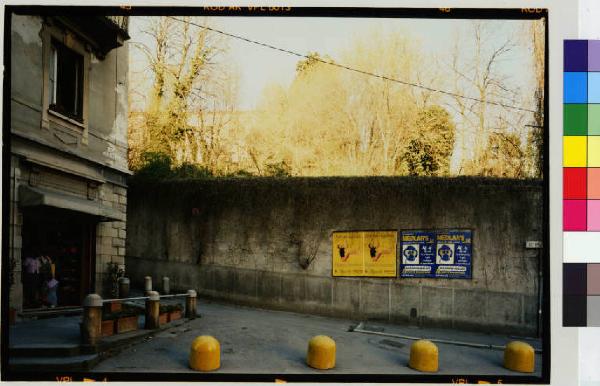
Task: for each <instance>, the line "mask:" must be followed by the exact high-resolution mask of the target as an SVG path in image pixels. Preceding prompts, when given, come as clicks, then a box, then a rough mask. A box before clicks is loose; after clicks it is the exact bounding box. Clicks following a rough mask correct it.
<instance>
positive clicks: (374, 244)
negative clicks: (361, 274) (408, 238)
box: [363, 231, 398, 277]
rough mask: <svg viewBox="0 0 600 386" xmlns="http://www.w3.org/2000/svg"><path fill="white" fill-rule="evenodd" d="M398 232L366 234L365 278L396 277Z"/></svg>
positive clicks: (364, 244)
mask: <svg viewBox="0 0 600 386" xmlns="http://www.w3.org/2000/svg"><path fill="white" fill-rule="evenodd" d="M397 239H398V235H397V232H395V231H383V232H364V241H363V250H364V251H365V252H364V260H365V276H380V277H395V276H396V241H397Z"/></svg>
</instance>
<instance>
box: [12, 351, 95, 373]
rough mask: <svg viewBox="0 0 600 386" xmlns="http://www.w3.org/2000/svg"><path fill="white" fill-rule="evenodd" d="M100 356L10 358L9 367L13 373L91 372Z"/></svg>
mask: <svg viewBox="0 0 600 386" xmlns="http://www.w3.org/2000/svg"><path fill="white" fill-rule="evenodd" d="M99 360H100V356H99V355H98V354H88V355H76V356H68V357H45V356H43V357H40V356H32V357H29V356H28V357H12V356H11V357H9V359H8V367H9V368H10V370H11V371H17V372H23V371H40V369H51V371H89V370H90V369H91V368H92V367H93V366H94V365H96V364H97V363H98V361H99Z"/></svg>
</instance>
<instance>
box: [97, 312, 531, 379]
mask: <svg viewBox="0 0 600 386" xmlns="http://www.w3.org/2000/svg"><path fill="white" fill-rule="evenodd" d="M198 312H199V313H200V315H201V317H200V318H198V319H195V320H192V321H190V322H188V323H185V324H183V325H181V326H177V327H173V328H170V329H167V330H165V331H161V332H158V333H157V334H155V335H153V336H152V337H151V338H149V339H147V340H146V341H144V342H142V343H139V344H137V345H135V346H133V347H130V348H128V349H126V350H124V351H122V352H120V353H119V354H117V355H115V356H113V357H110V358H108V359H106V360H104V361H102V362H100V363H99V364H98V365H96V366H95V367H94V368H93V369H92V371H96V372H128V373H138V372H143V373H147V372H153V373H158V372H160V373H185V372H193V371H194V370H192V369H190V368H189V366H188V358H189V351H190V345H191V342H192V340H193V339H194V338H195V337H197V336H199V335H212V336H214V337H215V338H217V339H218V340H219V342H220V344H221V367H220V369H219V370H216V372H219V373H233V374H241V373H244V374H310V373H322V372H323V371H326V372H327V373H337V374H420V373H419V372H417V371H415V370H413V369H411V368H409V367H408V359H409V353H410V345H411V344H412V343H413V342H414V340H411V339H403V338H398V337H397V335H403V336H411V337H425V338H434V339H445V340H453V341H458V342H462V343H465V342H466V343H475V344H485V345H503V344H506V343H507V342H509V341H511V340H516V339H515V337H508V336H503V335H492V334H482V333H472V332H463V331H456V330H449V329H421V328H413V327H407V326H398V325H393V324H386V323H375V322H366V323H363V324H362V325H361V327H360V329H361V330H365V331H371V332H374V333H375V334H372V333H371V334H369V333H365V332H356V331H351V330H352V327H355V326H356V325H357V324H358V323H359V322H360V321H359V320H345V319H335V318H327V317H322V316H313V315H305V314H298V313H292V312H283V311H272V310H263V309H257V308H249V307H241V306H235V305H227V304H219V303H205V302H201V301H200V302H199V304H198ZM388 334H389V335H388ZM315 335H328V336H330V337H331V338H333V339H334V340H335V342H336V349H337V360H336V367H335V368H334V369H331V370H315V369H312V368H310V367H308V366H307V365H306V362H305V360H306V350H307V346H308V341H309V339H310V338H311V337H313V336H315ZM518 340H523V339H518ZM525 341H527V342H528V343H529V344H531V345H532V346H534V347H535V348H536V349H539V348H541V342H540V341H539V340H535V339H525ZM437 345H438V349H439V372H438V374H461V375H475V374H477V375H503V376H504V375H524V374H521V373H516V372H512V371H510V370H507V369H505V368H504V367H502V361H503V351H502V350H498V349H492V348H480V347H471V346H468V345H467V346H465V345H457V344H450V343H438V344H437ZM540 373H541V354H539V353H538V354H536V372H535V374H534V375H537V376H539V375H540Z"/></svg>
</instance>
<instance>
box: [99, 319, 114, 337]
mask: <svg viewBox="0 0 600 386" xmlns="http://www.w3.org/2000/svg"><path fill="white" fill-rule="evenodd" d="M101 329H102V336H111V335H113V334H114V333H115V321H114V320H103V321H102V326H101Z"/></svg>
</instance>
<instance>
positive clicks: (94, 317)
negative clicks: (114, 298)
mask: <svg viewBox="0 0 600 386" xmlns="http://www.w3.org/2000/svg"><path fill="white" fill-rule="evenodd" d="M101 336H102V297H100V295H98V294H89V295H88V296H86V297H85V299H84V300H83V321H82V323H81V341H82V343H83V344H86V345H95V344H97V343H98V341H99V340H100V337H101Z"/></svg>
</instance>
